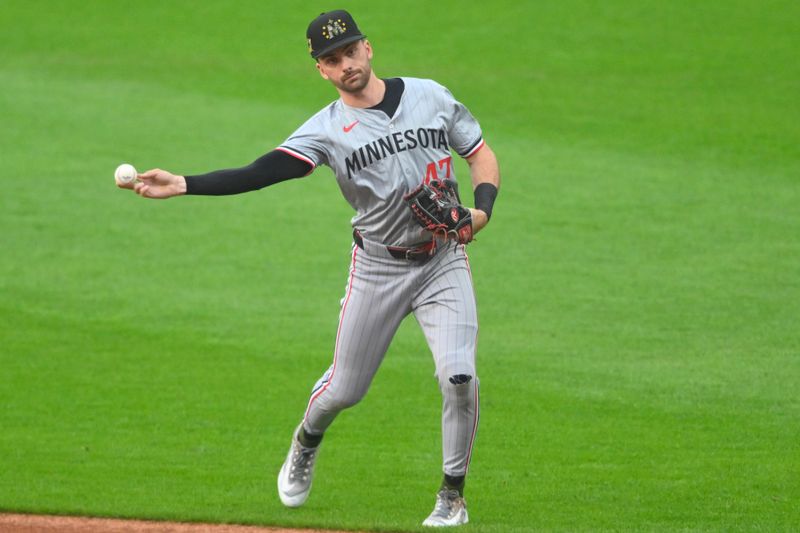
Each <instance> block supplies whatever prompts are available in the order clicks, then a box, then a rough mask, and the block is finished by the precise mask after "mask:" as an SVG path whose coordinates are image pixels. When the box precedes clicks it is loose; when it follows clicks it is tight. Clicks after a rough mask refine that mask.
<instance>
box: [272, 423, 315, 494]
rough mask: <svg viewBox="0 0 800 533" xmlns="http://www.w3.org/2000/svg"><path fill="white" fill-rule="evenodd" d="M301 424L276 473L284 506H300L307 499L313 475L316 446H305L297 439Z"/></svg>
mask: <svg viewBox="0 0 800 533" xmlns="http://www.w3.org/2000/svg"><path fill="white" fill-rule="evenodd" d="M301 427H302V425H300V426H298V428H297V429H296V430H295V432H294V435H293V436H292V446H291V447H290V448H289V455H287V456H286V460H285V461H284V462H283V466H282V467H281V471H280V473H279V474H278V495H279V496H280V497H281V502H283V505H285V506H286V507H300V506H301V505H303V504H304V503H305V502H306V499H308V494H309V493H310V492H311V480H312V479H313V477H314V460H315V459H316V458H317V451H319V446H317V447H316V448H305V447H304V446H303V445H302V444H300V441H298V440H297V434H298V433H299V431H300V428H301Z"/></svg>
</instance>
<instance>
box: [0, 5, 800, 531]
mask: <svg viewBox="0 0 800 533" xmlns="http://www.w3.org/2000/svg"><path fill="white" fill-rule="evenodd" d="M337 7H340V5H328V4H321V3H319V2H316V1H313V2H288V3H287V2H281V3H277V2H260V1H255V0H252V1H248V2H245V1H241V2H210V1H209V2H189V1H153V0H139V1H136V2H134V1H118V2H106V1H81V2H78V1H62V2H56V1H21V0H19V1H17V0H12V1H9V0H4V1H2V2H0V87H2V89H0V118H1V119H2V126H3V127H2V128H0V159H2V165H1V166H0V168H1V169H2V170H0V172H1V173H2V186H3V192H2V195H1V196H0V232H1V234H0V235H1V236H0V243H2V246H1V248H0V249H2V254H0V369H2V371H0V510H7V511H24V512H40V513H66V514H86V515H97V516H120V517H137V518H153V519H174V520H188V521H216V522H235V523H251V524H270V525H291V526H314V527H328V528H344V529H360V530H367V529H370V530H376V531H416V530H420V529H421V528H420V527H419V526H418V524H419V523H420V521H421V520H422V519H423V518H424V516H425V515H426V514H427V512H429V510H430V507H431V506H432V504H433V496H434V492H435V489H436V488H437V486H438V483H439V480H440V472H439V469H440V461H441V458H440V452H439V449H440V447H439V433H438V424H439V422H438V419H439V409H440V399H439V393H438V389H437V387H436V383H435V380H434V379H433V377H432V373H433V362H432V360H431V357H430V355H429V352H428V349H427V346H426V344H425V341H424V338H423V336H422V334H421V333H420V332H419V330H418V328H417V327H416V324H415V323H414V322H413V320H411V321H409V322H407V323H405V324H404V325H403V327H402V328H401V331H400V333H399V335H398V336H397V338H396V339H395V342H394V343H393V345H392V347H391V349H390V352H389V354H388V355H387V358H386V361H385V363H384V365H383V367H382V368H381V371H380V372H379V374H378V376H377V379H376V381H375V383H374V385H373V388H372V389H371V391H370V393H369V394H368V395H367V397H366V399H365V401H364V402H363V403H361V404H360V405H359V406H357V407H355V408H353V409H352V410H350V411H348V412H346V413H344V414H343V415H341V416H340V418H339V419H338V420H337V421H336V423H335V424H334V425H333V426H332V428H331V431H330V432H329V434H328V436H326V442H325V447H324V449H323V451H322V452H321V455H320V463H319V467H318V471H317V478H316V480H315V488H314V492H313V493H312V496H311V498H310V499H309V501H308V503H307V505H306V506H304V507H303V508H301V509H297V510H289V509H286V508H283V507H282V506H281V504H280V502H279V500H278V498H277V494H276V492H275V475H276V473H277V471H278V469H279V467H280V464H281V462H282V461H283V458H284V454H285V452H286V447H287V446H288V439H289V436H290V433H291V431H292V429H293V428H294V426H295V425H296V423H297V422H298V420H299V417H300V416H301V415H302V412H303V409H304V406H305V402H306V400H307V395H308V392H309V390H310V387H311V386H312V385H313V383H314V381H315V380H316V379H317V377H318V376H319V375H320V374H321V373H322V372H323V371H324V369H325V368H327V366H328V364H329V360H330V357H331V348H332V344H333V338H334V334H335V329H336V319H337V313H338V305H339V299H340V298H341V296H342V294H343V290H344V283H345V279H346V275H347V269H348V264H349V263H348V252H349V247H350V234H349V218H350V216H351V212H350V209H349V206H347V204H346V203H345V201H344V200H343V199H342V198H341V195H340V193H339V191H338V188H337V186H336V184H335V181H334V180H333V178H332V176H331V174H330V172H329V170H327V169H320V170H318V171H316V172H315V173H314V174H313V175H312V176H311V177H308V178H306V179H303V180H295V181H292V182H289V183H284V184H280V185H278V186H275V187H273V188H269V189H266V190H263V191H261V192H258V193H252V194H247V195H242V196H236V197H225V198H201V197H187V198H178V199H173V200H169V201H166V202H155V201H145V200H142V199H140V198H137V197H136V196H135V195H132V194H129V193H127V192H126V191H119V190H117V189H116V188H115V187H114V185H113V178H112V173H113V169H114V167H115V166H116V165H117V164H119V163H120V162H123V161H130V162H132V163H134V164H135V165H136V166H137V168H139V169H145V168H150V167H156V166H157V167H161V168H166V169H170V170H172V171H175V172H178V173H199V172H204V171H208V170H213V169H218V168H226V167H231V166H240V165H243V164H247V163H249V162H250V161H252V160H253V159H255V158H256V157H258V156H259V155H261V154H263V153H265V152H266V151H268V150H270V149H272V148H273V147H275V146H276V145H277V144H279V143H280V142H281V141H282V140H283V139H284V138H285V137H286V136H287V135H288V134H289V133H291V132H292V131H293V130H294V129H295V128H296V127H297V126H298V125H299V124H301V123H302V122H303V121H304V120H305V118H307V117H308V116H309V115H310V114H311V113H313V112H315V111H316V110H318V109H319V108H321V107H322V106H324V105H325V104H327V103H328V102H329V101H330V100H332V99H333V98H334V96H335V93H334V92H333V89H332V88H331V87H330V86H329V85H328V84H327V83H326V82H324V81H323V80H321V79H320V78H319V76H318V75H317V74H316V73H315V71H314V69H313V63H312V61H311V60H310V59H309V58H308V57H307V52H306V48H305V43H304V31H305V27H306V24H307V22H308V20H310V18H312V17H313V16H314V15H316V14H317V13H319V12H320V11H323V10H326V9H332V8H337ZM342 7H346V8H348V9H350V10H351V11H352V12H353V13H354V15H355V17H356V19H357V20H358V21H359V26H360V27H361V29H362V30H363V31H364V32H365V33H366V34H367V35H368V36H369V37H370V39H371V41H372V43H373V45H374V48H375V51H376V56H375V60H374V68H375V70H376V72H377V73H378V74H379V75H381V76H396V75H406V76H417V77H431V78H434V79H436V80H437V81H439V82H441V83H443V84H445V85H447V86H448V87H449V88H450V89H451V90H452V91H453V93H454V94H455V95H456V96H457V97H458V98H459V99H460V100H462V101H463V102H465V103H466V104H467V105H468V106H469V107H470V108H471V110H472V111H473V113H474V114H475V115H476V116H477V117H478V118H479V120H480V121H481V124H482V126H483V129H484V133H485V136H486V138H487V140H488V141H489V143H490V144H491V145H492V147H493V148H494V150H495V152H496V153H497V155H498V158H499V160H500V163H501V168H502V171H503V178H504V182H503V187H502V191H501V194H500V197H499V199H498V202H497V205H496V207H495V215H494V217H493V219H492V223H491V224H490V226H489V227H488V228H487V229H486V230H485V232H483V233H481V234H480V235H479V238H478V241H477V242H476V243H474V244H473V245H471V246H470V248H469V250H470V258H471V263H472V270H473V274H474V279H475V285H476V292H477V297H478V302H479V311H480V321H481V334H480V347H479V371H480V376H481V386H482V387H481V391H482V393H481V399H482V402H483V403H482V413H481V427H480V430H479V434H478V439H477V443H476V448H475V459H474V462H473V465H472V468H471V471H470V478H469V483H468V486H467V494H466V496H467V500H468V502H469V509H470V515H471V524H470V525H468V526H466V527H464V528H463V530H464V531H472V532H476V533H477V532H481V533H484V532H486V533H489V532H515V531H520V532H521V531H623V530H624V531H764V532H773V531H796V530H798V529H800V501H798V500H799V499H800V400H799V399H798V390H800V328H799V327H798V321H799V319H800V242H799V241H798V236H800V97H799V96H798V95H800V62H798V60H797V57H798V54H799V53H800V22H798V21H800V4H798V3H797V2H792V1H789V0H786V1H783V0H775V1H767V2H756V1H755V0H731V1H728V2H721V1H707V2H690V1H686V0H676V1H674V2H654V1H649V0H646V1H635V0H612V1H611V2H606V3H600V2H589V1H586V0H563V1H560V2H541V3H533V2H519V1H516V2H512V1H510V0H508V1H507V0H499V1H494V2H491V3H489V4H486V3H477V2H476V3H471V2H454V1H444V2H424V1H422V0H413V1H410V2H403V3H390V2H365V1H352V2H349V3H348V4H347V5H345V6H342ZM457 172H459V173H460V174H459V175H460V177H461V181H462V186H463V184H464V183H465V182H464V180H465V179H466V175H467V174H466V171H465V165H464V164H463V163H460V164H459V166H458V167H457Z"/></svg>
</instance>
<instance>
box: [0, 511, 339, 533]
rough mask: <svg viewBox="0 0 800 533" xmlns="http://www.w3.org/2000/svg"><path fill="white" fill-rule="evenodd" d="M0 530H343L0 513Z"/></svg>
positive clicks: (61, 532)
mask: <svg viewBox="0 0 800 533" xmlns="http://www.w3.org/2000/svg"><path fill="white" fill-rule="evenodd" d="M0 531H3V532H4V533H39V532H48V531H58V532H59V533H89V532H112V533H143V532H144V533H315V532H321V531H325V533H345V532H343V531H331V530H319V529H289V528H280V527H261V526H242V525H233V524H190V523H180V522H155V521H148V520H123V519H117V518H90V517H82V516H43V515H27V514H0Z"/></svg>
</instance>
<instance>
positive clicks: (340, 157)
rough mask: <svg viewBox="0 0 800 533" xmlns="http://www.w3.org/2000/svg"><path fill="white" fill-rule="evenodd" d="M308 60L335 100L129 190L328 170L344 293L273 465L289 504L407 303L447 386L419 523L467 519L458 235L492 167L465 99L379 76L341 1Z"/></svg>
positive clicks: (469, 384)
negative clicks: (341, 231)
mask: <svg viewBox="0 0 800 533" xmlns="http://www.w3.org/2000/svg"><path fill="white" fill-rule="evenodd" d="M306 37H307V39H308V47H309V52H310V53H311V57H312V58H314V59H315V60H316V68H317V70H318V72H319V74H320V76H322V78H324V79H325V80H328V81H330V82H331V83H332V84H333V86H334V87H335V88H336V90H337V92H338V93H339V98H338V99H337V100H336V101H334V102H333V103H331V104H330V105H328V106H326V107H324V108H323V109H322V110H321V111H319V112H318V113H316V114H315V115H314V116H312V117H311V118H310V119H309V120H308V121H306V122H305V124H303V125H302V126H300V128H298V129H297V130H296V131H295V132H294V133H293V134H291V135H290V136H289V138H288V139H286V141H285V142H284V143H283V144H281V145H280V146H278V147H277V148H276V149H275V150H273V151H271V152H269V153H267V154H266V155H264V156H262V157H260V158H259V159H257V160H256V161H254V162H253V163H251V164H250V165H248V166H245V167H242V168H237V169H229V170H220V171H215V172H211V173H208V174H203V175H197V176H179V175H175V174H172V173H170V172H167V171H164V170H159V169H156V170H150V171H147V172H145V173H143V174H140V175H139V176H138V178H139V180H138V182H136V183H135V184H127V185H120V186H121V187H124V188H132V189H134V190H135V191H136V192H137V193H138V194H140V195H141V196H144V197H147V198H168V197H171V196H176V195H181V194H200V195H228V194H238V193H242V192H246V191H252V190H257V189H261V188H263V187H266V186H269V185H273V184H275V183H279V182H281V181H284V180H288V179H293V178H298V177H302V176H306V175H308V174H310V173H311V172H313V171H314V169H315V168H316V167H317V166H319V165H327V166H328V167H330V168H331V169H332V170H333V173H334V175H335V176H336V180H337V182H338V184H339V187H340V189H341V191H342V194H343V195H344V197H345V198H346V199H347V201H348V202H349V204H350V205H351V206H352V207H353V209H354V211H355V216H354V217H353V218H352V225H353V240H354V242H353V245H352V253H351V264H350V270H349V277H348V281H347V290H346V293H345V295H344V298H343V299H342V304H341V310H340V314H339V326H338V329H337V332H336V342H335V345H334V351H333V363H332V364H331V366H330V368H328V369H327V371H326V372H325V373H324V374H323V375H322V377H321V378H320V379H319V380H318V381H317V382H316V384H315V385H314V387H313V389H312V391H311V396H310V398H309V401H308V406H307V408H306V410H305V414H304V415H303V418H302V421H301V422H300V424H299V425H298V426H297V428H296V429H295V431H294V434H293V436H292V440H291V446H290V448H289V453H288V455H287V457H286V460H285V462H284V463H283V466H282V467H281V470H280V473H279V475H278V494H279V496H280V499H281V501H282V502H283V503H284V504H285V505H287V506H289V507H297V506H300V505H302V504H303V503H304V502H305V501H306V499H307V498H308V495H309V492H310V490H311V482H312V478H313V474H314V463H315V461H316V459H317V454H318V451H319V449H320V443H321V441H322V437H323V435H324V434H325V431H326V430H327V429H328V426H330V424H331V423H332V422H333V420H334V419H335V418H336V415H337V414H338V413H340V412H341V411H342V410H343V409H346V408H348V407H350V406H352V405H355V404H356V403H357V402H358V401H359V400H361V398H362V397H363V396H364V394H365V393H366V392H367V389H368V388H369V386H370V383H371V382H372V379H373V377H374V376H375V373H376V371H377V370H378V367H379V366H380V364H381V361H382V360H383V357H384V355H385V353H386V351H387V349H388V347H389V343H390V342H391V340H392V337H393V336H394V334H395V332H396V331H397V328H398V326H399V325H400V322H401V321H402V320H403V318H404V317H406V316H407V315H409V314H410V313H413V314H414V316H415V318H416V320H417V322H418V323H419V325H420V327H421V328H422V330H423V331H424V333H425V337H426V339H427V341H428V344H429V346H430V349H431V352H432V353H433V357H434V361H435V366H436V378H437V380H438V383H439V388H440V390H441V393H442V399H443V403H442V452H443V472H444V479H443V481H442V484H441V487H440V488H439V490H438V493H437V495H436V503H435V506H434V509H433V512H432V513H431V514H430V516H428V517H427V518H426V519H425V520H424V522H423V525H426V526H455V525H460V524H465V523H467V521H468V515H467V509H466V503H465V501H464V496H463V494H464V481H465V476H466V474H467V470H468V467H469V463H470V459H471V456H472V446H473V442H474V440H475V432H476V429H477V425H478V375H477V371H476V366H475V350H476V338H477V332H478V320H477V313H476V306H475V296H474V291H473V286H472V279H471V275H470V271H469V266H468V262H467V256H466V253H465V245H466V244H467V243H468V242H470V240H471V239H472V236H473V234H474V233H477V232H479V231H480V230H481V229H482V228H483V227H484V226H485V225H486V224H487V223H488V221H489V218H490V216H491V213H492V206H493V204H494V200H495V197H496V195H497V190H498V187H499V184H500V174H499V169H498V165H497V160H496V158H495V156H494V153H493V152H492V150H491V149H490V148H489V146H488V145H487V144H486V142H485V141H484V139H483V135H482V132H481V129H480V126H479V125H478V122H477V121H476V120H475V118H473V116H472V115H471V114H470V112H469V111H468V110H467V108H466V107H464V105H462V104H461V103H460V102H458V101H457V100H456V99H455V98H454V97H453V96H452V94H450V92H449V91H448V90H447V89H446V88H444V87H443V86H441V85H439V84H437V83H435V82H433V81H430V80H422V79H414V78H387V79H381V78H378V77H377V76H376V75H375V73H374V72H373V71H372V66H371V60H372V57H373V49H372V45H371V44H370V42H369V41H368V40H367V39H366V37H365V36H364V35H363V34H362V33H361V32H360V31H359V29H358V26H357V25H356V22H355V20H353V18H352V17H351V16H350V14H349V13H347V12H346V11H341V10H339V11H331V12H328V13H323V14H321V15H320V16H319V17H317V18H315V19H314V20H313V21H312V22H311V23H310V25H309V26H308V30H307V33H306ZM451 152H455V153H456V154H458V155H459V156H461V157H463V158H465V159H466V161H467V163H468V165H469V170H470V174H471V178H472V185H473V191H474V200H475V208H466V207H464V206H463V205H461V204H460V200H459V199H458V194H457V189H456V188H455V175H454V168H453V164H452V159H451Z"/></svg>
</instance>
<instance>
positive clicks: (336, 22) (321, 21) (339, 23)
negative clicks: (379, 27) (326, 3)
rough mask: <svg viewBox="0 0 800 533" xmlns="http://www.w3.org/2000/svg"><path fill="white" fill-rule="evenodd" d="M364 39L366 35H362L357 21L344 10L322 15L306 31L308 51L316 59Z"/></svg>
mask: <svg viewBox="0 0 800 533" xmlns="http://www.w3.org/2000/svg"><path fill="white" fill-rule="evenodd" d="M364 37H366V35H362V33H361V31H359V29H358V26H356V21H355V20H353V17H352V16H351V15H350V13H348V12H347V11H345V10H344V9H337V10H335V11H328V12H327V13H321V14H320V15H319V16H318V17H317V18H315V19H314V20H312V21H311V24H309V25H308V30H306V38H307V39H308V51H309V52H310V53H311V57H313V58H314V59H317V58H318V57H319V56H322V55H325V54H327V53H329V52H332V51H334V50H336V49H337V48H339V47H340V46H344V45H346V44H350V43H352V42H355V41H358V40H360V39H363V38H364Z"/></svg>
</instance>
